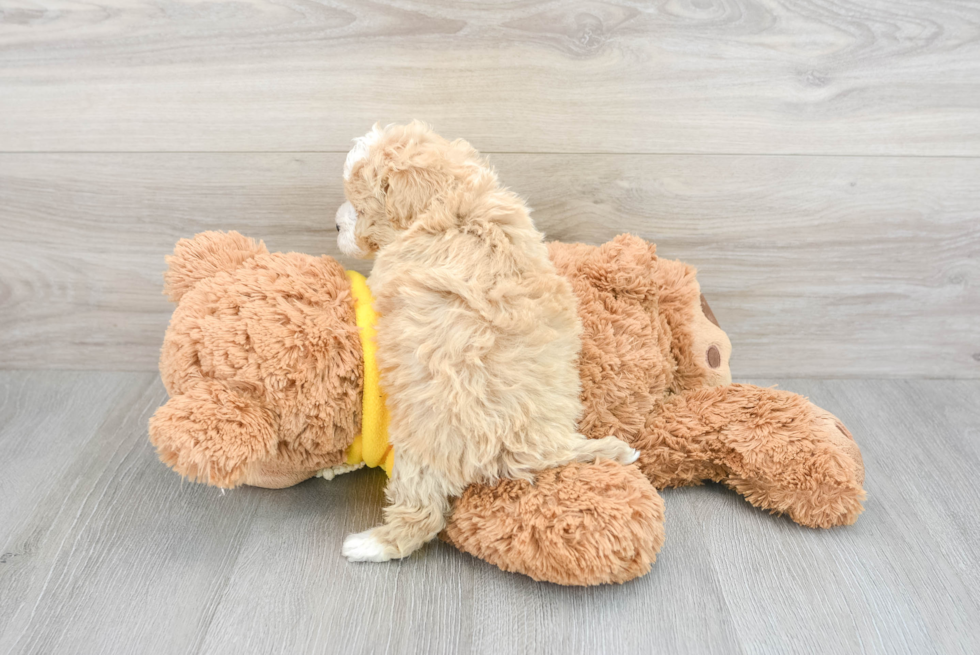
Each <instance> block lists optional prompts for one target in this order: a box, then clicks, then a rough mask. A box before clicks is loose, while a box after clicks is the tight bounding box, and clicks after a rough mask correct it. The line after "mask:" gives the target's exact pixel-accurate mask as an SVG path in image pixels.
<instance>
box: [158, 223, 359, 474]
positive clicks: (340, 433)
mask: <svg viewBox="0 0 980 655" xmlns="http://www.w3.org/2000/svg"><path fill="white" fill-rule="evenodd" d="M167 263H168V264H169V266H170V268H169V270H168V271H167V274H166V276H165V283H166V284H165V289H164V292H165V293H166V294H167V295H169V296H170V298H171V299H173V300H174V301H175V302H178V305H177V309H176V310H174V314H173V317H172V318H171V319H170V327H169V328H168V329H167V334H166V336H165V337H164V342H163V350H162V351H161V353H160V374H161V376H162V378H163V382H164V385H165V386H166V387H167V391H168V392H169V393H170V396H171V398H170V400H168V401H167V403H166V404H165V405H164V406H163V407H161V408H160V409H159V410H157V412H156V413H155V414H154V415H153V418H151V419H150V439H151V441H152V442H153V445H154V446H156V447H157V451H158V452H159V454H160V458H161V459H162V460H163V461H164V462H165V463H166V464H167V465H169V466H171V467H173V469H174V470H176V471H177V472H178V473H180V474H181V475H184V476H186V477H188V478H191V479H195V480H201V481H202V482H207V483H209V484H212V485H215V486H219V487H234V486H237V485H239V484H242V483H245V482H248V481H252V482H259V481H265V482H267V483H269V482H270V481H271V479H272V478H271V476H272V475H273V473H275V475H276V479H280V478H281V477H282V476H285V478H286V479H287V480H294V481H299V480H300V479H303V478H298V476H299V474H300V473H302V475H305V476H306V477H310V476H312V475H314V474H315V473H316V472H317V471H318V470H320V469H323V468H326V467H329V466H334V465H336V464H339V463H341V461H343V457H344V450H345V449H346V448H347V446H349V445H350V443H351V442H352V441H353V440H354V437H355V436H356V434H357V432H358V431H359V429H360V421H361V376H362V374H363V371H364V362H363V359H362V357H363V355H362V352H361V343H360V337H359V336H358V332H357V327H356V325H355V324H354V304H353V298H352V296H351V292H350V282H349V281H348V279H347V276H346V275H345V274H344V269H343V268H342V267H341V266H340V265H339V264H338V263H337V262H336V261H335V260H334V259H332V258H330V257H311V256H309V255H302V254H299V253H273V254H270V253H269V252H268V251H267V250H266V248H265V245H264V244H262V243H261V242H259V243H256V242H255V241H253V240H252V239H247V238H245V237H243V236H242V235H240V234H238V233H237V232H230V233H222V232H204V233H202V234H199V235H197V236H196V237H194V238H193V239H190V240H188V239H184V240H181V241H180V242H179V243H178V244H177V247H176V249H175V250H174V254H173V256H172V257H169V258H168V261H167ZM282 482H284V480H280V482H279V483H278V484H275V483H273V484H268V485H267V486H280V485H281V484H282Z"/></svg>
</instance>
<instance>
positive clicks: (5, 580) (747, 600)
mask: <svg viewBox="0 0 980 655" xmlns="http://www.w3.org/2000/svg"><path fill="white" fill-rule="evenodd" d="M753 382H756V383H759V384H770V383H773V382H774V381H773V380H753ZM779 384H780V386H781V387H782V388H785V389H789V390H792V391H797V392H800V393H804V394H806V395H808V396H809V397H810V398H811V399H812V400H813V401H814V402H816V403H817V404H819V405H821V406H824V407H826V408H828V409H830V410H831V411H833V412H835V413H836V414H838V415H839V416H840V417H841V418H842V419H843V420H844V421H845V422H846V423H847V424H848V426H849V427H850V428H851V430H852V431H853V432H854V434H855V435H856V437H857V439H858V441H859V442H860V444H861V447H862V450H863V453H864V461H865V464H866V466H867V476H868V477H867V484H866V487H867V491H868V502H867V506H866V510H865V513H864V514H863V515H862V516H861V518H860V519H859V521H858V523H857V524H856V525H854V526H851V527H847V528H840V529H835V530H830V531H814V530H809V529H805V528H801V527H799V526H797V525H795V524H793V523H792V522H790V521H788V520H786V519H783V518H778V517H772V516H769V515H766V514H763V513H762V512H759V511H757V510H755V509H753V508H752V507H750V506H749V505H748V504H746V503H745V502H744V501H742V500H741V499H740V498H738V497H737V496H736V495H734V494H732V493H730V492H728V491H727V490H725V489H723V488H720V487H717V486H707V487H701V488H692V489H682V490H672V491H667V492H665V493H664V497H665V501H666V503H667V543H666V545H665V547H664V549H663V551H662V553H661V556H660V559H659V560H658V562H657V563H656V565H655V566H654V569H653V571H652V572H651V573H650V574H648V575H647V576H645V577H643V578H641V579H639V580H635V581H633V582H631V583H628V584H626V585H622V586H616V587H598V588H588V589H571V588H562V587H558V586H554V585H549V584H540V583H535V582H532V581H531V580H529V579H526V578H524V577H521V576H518V575H513V574H507V573H503V572H501V571H499V570H497V569H495V568H493V567H491V566H489V565H487V564H485V563H483V562H480V561H478V560H475V559H473V558H471V557H469V556H466V555H462V554H460V553H458V552H457V551H455V550H453V549H451V548H450V547H448V546H446V545H445V544H441V543H436V544H432V545H430V546H428V547H427V548H425V549H424V550H423V551H422V552H420V553H418V554H417V555H415V556H413V557H411V558H409V559H408V560H407V561H403V562H398V563H387V564H356V565H355V564H349V563H347V562H346V561H345V560H343V558H341V556H340V544H341V540H342V539H343V537H344V535H345V534H347V533H348V532H351V531H355V530H361V529H364V528H366V527H368V526H370V525H372V524H374V523H375V522H376V521H378V520H379V518H380V509H381V501H382V485H383V477H382V476H381V475H377V474H375V473H374V472H359V473H355V474H351V475H348V476H343V477H341V478H338V479H337V480H334V481H331V482H325V481H322V480H312V481H308V482H306V483H303V484H301V485H298V486H297V487H294V488H291V489H286V490H280V491H268V490H260V489H251V488H243V489H238V490H235V491H231V492H227V493H221V492H220V491H218V490H215V489H210V488H207V487H204V486H200V485H195V484H190V483H185V482H182V481H181V480H180V479H179V478H178V477H177V476H176V475H175V474H173V473H172V472H170V471H169V470H167V469H166V468H165V467H164V466H163V465H162V464H160V463H159V462H158V461H157V460H156V457H155V455H154V453H153V450H152V448H151V447H150V445H149V443H148V441H147V436H146V421H147V419H148V417H149V415H150V414H151V413H152V412H153V411H154V410H155V408H156V407H157V406H158V405H159V404H160V403H161V402H162V401H163V399H164V397H165V393H164V390H163V388H162V385H161V384H160V382H159V380H158V379H157V377H156V375H154V374H151V373H98V372H88V373H84V372H0V499H2V502H0V652H2V653H53V652H84V653H242V652H248V653H280V652H281V653H297V652H303V653H319V652H340V651H342V652H349V653H359V652H375V653H409V652H425V653H502V652H508V653H510V652H514V653H576V652H589V653H628V652H672V653H725V654H728V653H747V654H748V653H788V652H821V653H856V652H860V653H889V654H891V653H910V654H911V653H914V654H916V655H918V654H921V653H975V652H977V650H978V649H980V627H978V625H977V622H976V617H977V616H978V615H980V567H978V566H977V561H978V559H980V545H978V544H980V520H978V518H977V510H978V508H980V492H978V486H977V484H976V480H975V475H976V471H977V470H980V406H978V403H977V399H978V398H980V382H978V381H969V380H962V381H940V380H932V381H924V380H919V381H906V380H888V381H874V380H864V381H861V380H843V381H841V380H837V381H835V380H827V381H808V380H782V381H779Z"/></svg>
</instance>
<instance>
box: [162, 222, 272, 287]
mask: <svg viewBox="0 0 980 655" xmlns="http://www.w3.org/2000/svg"><path fill="white" fill-rule="evenodd" d="M268 252H269V251H268V250H267V249H266V247H265V244H264V243H262V242H261V241H259V242H258V243H256V242H255V239H249V238H248V237H245V236H242V235H241V234H239V233H238V232H201V233H200V234H197V235H195V236H194V238H193V239H181V240H180V241H178V242H177V245H176V246H175V247H174V254H172V255H168V256H167V257H166V258H165V260H166V262H167V266H168V268H167V271H166V272H165V273H164V274H163V293H164V294H166V295H167V296H168V297H169V298H170V300H171V301H173V302H179V301H180V299H181V298H182V297H183V296H184V294H185V293H187V292H188V291H190V290H191V289H193V288H194V285H195V284H197V283H198V282H200V281H201V280H203V279H205V278H209V277H212V276H213V275H215V274H216V273H218V272H220V271H233V270H235V269H236V268H238V267H239V266H241V265H242V263H243V262H245V261H246V260H249V259H251V258H252V257H255V256H256V255H261V254H268Z"/></svg>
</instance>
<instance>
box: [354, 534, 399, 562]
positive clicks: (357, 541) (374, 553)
mask: <svg viewBox="0 0 980 655" xmlns="http://www.w3.org/2000/svg"><path fill="white" fill-rule="evenodd" d="M373 532H374V530H373V529H372V530H365V531H364V532H358V533H356V534H349V535H347V538H346V539H344V547H343V549H342V550H341V552H342V553H343V554H344V557H346V558H347V560H348V561H349V562H387V561H388V560H390V559H391V558H392V557H393V553H392V552H391V551H392V550H393V549H392V548H391V547H390V546H386V545H385V544H383V543H381V542H380V541H378V539H377V538H376V537H375V536H374V535H373V534H372V533H373Z"/></svg>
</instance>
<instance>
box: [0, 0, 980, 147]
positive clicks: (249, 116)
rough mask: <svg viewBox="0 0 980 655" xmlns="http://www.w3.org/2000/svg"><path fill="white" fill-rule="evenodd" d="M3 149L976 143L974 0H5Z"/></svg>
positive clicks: (979, 30) (979, 91) (979, 33)
mask: <svg viewBox="0 0 980 655" xmlns="http://www.w3.org/2000/svg"><path fill="white" fill-rule="evenodd" d="M0 90H2V92H0V116H2V117H3V120H2V121H0V151H149V150H152V151H256V150H262V151H280V152H282V151H345V150H346V149H347V148H348V144H349V142H350V139H351V137H352V136H354V135H358V134H362V133H364V132H365V131H366V129H367V127H368V126H369V125H370V124H371V123H373V122H374V121H375V120H380V121H385V122H386V121H401V120H406V119H408V118H413V117H417V118H422V119H425V120H428V121H431V122H432V123H434V124H435V126H436V127H437V128H439V129H440V130H441V131H443V132H445V133H447V134H452V135H460V136H465V137H467V138H468V139H470V140H471V141H472V142H473V143H474V144H475V145H476V146H477V147H478V148H481V149H483V150H485V151H495V152H515V151H516V152H580V153H583V152H617V153H692V152H693V153H749V154H763V153H783V154H802V153H810V154H813V153H822V154H857V155H868V154H908V155H963V156H966V155H969V156H977V155H980V6H978V5H977V3H976V2H973V1H972V0H917V1H916V2H897V3H895V2H881V1H879V0H850V1H849V2H846V3H838V2H828V1H826V0H794V1H793V2H781V1H778V0H697V1H694V0H671V1H669V2H667V1H658V2H637V1H633V0H614V1H613V2H598V1H595V0H575V1H573V2H565V1H564V0H562V1H558V0H549V1H544V2H535V1H527V2H519V3H503V4H501V3H465V4H463V3H456V2H447V1H445V0H434V1H429V2H420V1H413V0H382V1H379V2H371V3H365V2H358V1H356V0H344V1H335V0H329V1H328V0H324V1H290V2H274V1H269V0H244V1H242V2H233V3H232V2H218V3H212V2H194V1H192V0H182V1H181V0H164V1H162V2H152V3H150V2H143V1H141V0H95V1H94V2H87V3H77V2H61V1H58V0H5V2H4V3H3V5H2V14H0Z"/></svg>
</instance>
